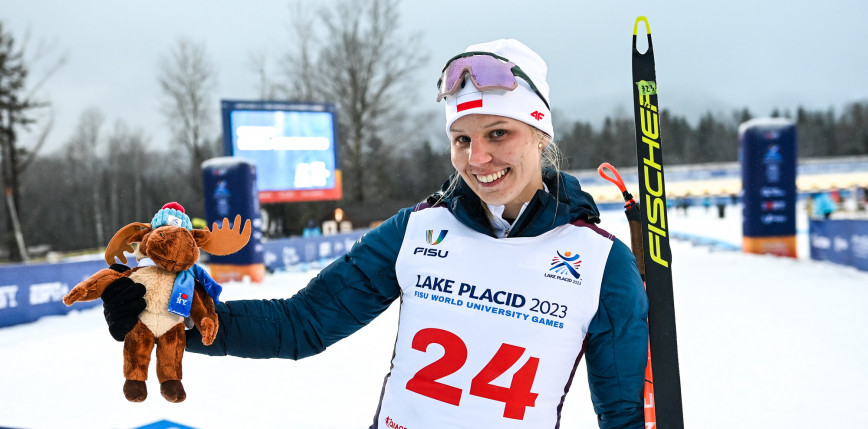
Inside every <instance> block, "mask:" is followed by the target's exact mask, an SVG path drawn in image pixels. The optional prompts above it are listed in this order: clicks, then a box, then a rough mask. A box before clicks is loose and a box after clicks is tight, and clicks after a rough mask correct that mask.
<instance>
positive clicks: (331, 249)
mask: <svg viewBox="0 0 868 429" xmlns="http://www.w3.org/2000/svg"><path fill="white" fill-rule="evenodd" d="M366 232H367V230H356V231H353V232H349V233H346V234H337V235H329V236H320V237H307V238H300V237H298V238H282V239H278V240H269V241H265V242H263V243H262V245H263V247H264V248H265V257H264V260H265V267H266V269H268V271H271V272H274V271H281V270H285V269H286V268H287V267H289V266H292V265H296V264H299V263H310V262H316V261H331V260H334V259H335V258H338V257H340V256H341V255H343V254H345V253H347V251H349V250H350V248H352V247H353V243H355V242H356V240H358V239H359V238H361V236H363V235H365V233H366Z"/></svg>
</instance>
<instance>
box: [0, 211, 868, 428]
mask: <svg viewBox="0 0 868 429" xmlns="http://www.w3.org/2000/svg"><path fill="white" fill-rule="evenodd" d="M732 209H733V208H732V207H730V210H731V211H730V212H729V213H728V214H729V215H730V216H729V217H727V218H726V219H717V218H715V217H713V216H712V215H711V213H705V212H704V210H703V209H702V208H693V209H691V213H689V215H688V216H684V215H683V214H680V213H671V219H670V220H671V228H672V229H673V231H683V232H688V233H704V234H706V235H711V236H715V237H717V238H720V239H722V240H726V241H728V242H731V243H736V244H737V243H739V242H740V240H741V237H740V228H741V224H740V216H734V215H735V214H736V213H737V212H734V211H733V210H732ZM621 217H622V214H620V213H617V212H615V213H604V216H603V219H604V222H603V227H604V228H606V229H609V230H610V231H612V232H614V233H615V234H616V235H619V236H621V237H626V235H625V234H626V232H625V227H624V222H623V221H621ZM803 223H804V222H800V225H801V224H803ZM802 241H804V240H802ZM672 252H673V276H674V284H675V297H676V309H677V320H678V342H679V347H680V359H681V376H682V389H683V394H684V411H685V423H686V426H687V427H691V428H727V429H729V428H733V427H739V428H783V427H841V428H845V427H846V428H849V427H862V426H864V420H865V418H864V412H863V411H862V407H863V406H864V401H865V398H866V394H865V393H864V392H865V390H864V386H866V385H868V366H866V364H865V363H866V362H868V311H865V306H866V304H868V273H865V272H860V271H857V270H855V269H852V268H847V267H841V266H836V265H832V264H828V263H818V262H813V261H810V260H807V259H805V256H804V255H805V254H804V253H802V255H803V256H802V257H801V258H800V259H789V258H777V257H772V256H759V255H744V254H741V253H736V252H725V251H717V250H714V249H709V248H704V247H694V246H692V245H691V244H689V243H685V242H673V243H672ZM315 274H316V270H315V269H311V270H306V271H302V270H299V271H296V272H287V273H279V274H275V275H270V276H268V278H267V279H266V281H265V282H264V283H262V284H244V283H233V284H227V285H225V289H224V291H225V292H224V296H223V297H224V298H225V299H227V300H231V299H239V298H274V297H288V296H290V295H292V293H293V292H294V291H296V290H297V289H299V288H300V287H303V286H304V285H305V284H306V282H307V280H308V279H309V278H311V277H312V276H314V275H315ZM397 316H398V314H397V305H393V306H392V307H391V308H390V309H389V310H388V311H387V312H386V313H384V314H383V315H382V316H380V317H379V318H377V319H376V320H375V321H374V322H372V323H371V324H370V325H369V326H367V327H365V328H363V329H362V330H361V331H359V332H358V333H357V334H355V335H353V336H351V337H349V338H347V339H345V340H343V341H341V342H339V343H338V344H336V345H334V346H332V347H331V348H329V350H327V351H326V352H325V353H322V354H321V355H318V356H314V357H311V358H308V359H304V360H302V361H298V362H294V361H287V360H250V359H241V358H211V357H204V356H199V355H194V354H187V355H186V356H185V359H184V368H185V373H184V383H185V386H186V389H187V394H188V397H187V400H186V401H185V402H183V403H181V404H170V403H168V402H166V401H165V400H164V399H163V398H162V397H161V396H160V394H159V385H158V383H157V382H156V375H155V374H154V373H153V364H152V365H151V369H152V374H151V379H150V380H149V381H148V388H149V389H150V396H149V398H148V400H147V401H145V402H144V403H139V404H133V403H129V402H127V401H126V400H125V399H124V397H123V393H122V392H121V387H122V385H123V376H122V372H121V359H122V357H121V344H120V343H117V342H115V341H114V340H112V339H111V337H110V336H109V335H108V332H107V329H106V326H105V321H104V320H103V317H102V313H101V311H100V309H99V308H97V309H93V310H87V311H82V312H73V313H71V314H70V315H68V316H56V317H48V318H44V319H42V320H40V321H38V322H35V323H32V324H28V325H23V326H17V327H11V328H4V329H0V426H6V427H18V428H61V427H62V428H118V429H126V428H134V427H138V426H142V425H145V424H148V423H152V422H156V421H159V420H163V419H167V420H171V421H173V422H177V423H181V424H184V425H188V426H193V427H196V428H202V429H204V428H242V427H243V428H250V427H256V428H276V427H293V428H295V427H298V428H366V427H368V426H369V425H370V424H371V419H372V417H373V414H374V412H375V410H376V407H377V401H378V399H379V395H380V388H381V386H382V381H383V376H384V375H385V374H386V373H387V372H388V370H389V360H390V358H391V355H392V348H393V345H394V340H395V332H396V325H397V319H398V317H397ZM584 371H585V370H584V367H582V368H580V370H579V372H578V373H577V376H576V378H577V379H576V380H575V381H574V383H573V388H572V391H571V392H570V394H569V395H568V396H567V401H566V404H565V405H564V411H563V419H562V425H561V427H563V428H594V427H596V420H595V416H594V415H593V410H592V407H591V402H590V396H589V394H588V391H587V390H588V389H587V382H586V377H585V373H584Z"/></svg>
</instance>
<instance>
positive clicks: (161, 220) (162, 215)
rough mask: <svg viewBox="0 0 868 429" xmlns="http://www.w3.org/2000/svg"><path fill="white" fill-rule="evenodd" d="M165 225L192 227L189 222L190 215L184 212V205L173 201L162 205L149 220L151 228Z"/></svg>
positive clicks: (190, 228)
mask: <svg viewBox="0 0 868 429" xmlns="http://www.w3.org/2000/svg"><path fill="white" fill-rule="evenodd" d="M166 225H170V226H180V227H183V228H187V230H192V229H193V223H192V222H190V217H189V216H187V215H186V214H185V213H184V207H183V206H181V205H180V204H178V203H176V202H174V201H173V202H171V203H168V204H166V205H164V206H163V208H162V209H160V211H158V212H157V214H155V215H154V219H153V220H151V228H153V229H157V228H159V227H161V226H166Z"/></svg>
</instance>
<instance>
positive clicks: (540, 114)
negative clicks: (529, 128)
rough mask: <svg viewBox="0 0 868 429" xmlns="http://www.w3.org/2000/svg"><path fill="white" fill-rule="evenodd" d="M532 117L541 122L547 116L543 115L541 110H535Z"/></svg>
mask: <svg viewBox="0 0 868 429" xmlns="http://www.w3.org/2000/svg"><path fill="white" fill-rule="evenodd" d="M530 116H533V118H534V119H536V120H537V121H541V120H542V118H543V116H545V113H541V112H540V111H539V110H534V111H533V113H531V114H530Z"/></svg>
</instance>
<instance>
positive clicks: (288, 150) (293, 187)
mask: <svg viewBox="0 0 868 429" xmlns="http://www.w3.org/2000/svg"><path fill="white" fill-rule="evenodd" d="M222 110H223V142H224V143H223V145H224V154H225V155H227V156H235V157H240V158H244V159H247V160H250V161H252V162H253V163H254V164H255V165H256V185H257V189H258V191H259V200H260V202H263V203H270V202H292V201H313V200H338V199H340V198H341V171H340V167H339V165H338V157H337V153H338V152H337V125H336V122H337V118H336V117H335V108H334V105H330V104H311V103H286V102H275V101H223V102H222Z"/></svg>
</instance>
